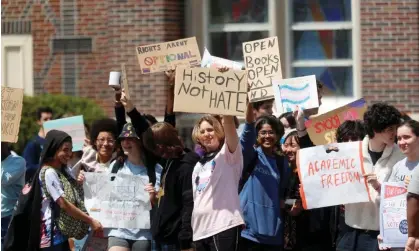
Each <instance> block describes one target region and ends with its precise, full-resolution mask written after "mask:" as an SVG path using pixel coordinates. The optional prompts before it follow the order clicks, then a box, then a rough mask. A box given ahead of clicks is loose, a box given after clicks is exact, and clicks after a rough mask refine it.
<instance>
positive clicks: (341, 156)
mask: <svg viewBox="0 0 419 251" xmlns="http://www.w3.org/2000/svg"><path fill="white" fill-rule="evenodd" d="M329 147H332V145H329V146H316V147H310V148H306V149H301V150H299V152H298V156H297V158H298V163H297V165H298V174H299V177H300V181H301V184H302V189H301V198H302V200H303V206H304V208H306V209H311V208H320V207H328V206H335V205H342V204H349V203H358V202H367V201H369V200H370V198H369V193H368V187H367V183H366V181H365V179H364V177H363V175H364V174H365V172H364V168H363V162H362V161H363V157H362V151H361V148H362V146H361V142H349V143H340V144H333V147H337V148H338V149H339V150H338V151H329V150H328V151H326V150H327V149H328V148H329ZM326 194H327V196H325V195H326Z"/></svg>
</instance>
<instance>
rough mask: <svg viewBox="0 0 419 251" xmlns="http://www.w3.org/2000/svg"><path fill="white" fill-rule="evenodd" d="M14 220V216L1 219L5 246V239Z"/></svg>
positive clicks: (2, 237)
mask: <svg viewBox="0 0 419 251" xmlns="http://www.w3.org/2000/svg"><path fill="white" fill-rule="evenodd" d="M11 219H12V216H11V215H10V216H6V217H3V218H1V244H2V246H3V239H4V237H5V236H6V233H7V229H8V228H9V223H10V220H11Z"/></svg>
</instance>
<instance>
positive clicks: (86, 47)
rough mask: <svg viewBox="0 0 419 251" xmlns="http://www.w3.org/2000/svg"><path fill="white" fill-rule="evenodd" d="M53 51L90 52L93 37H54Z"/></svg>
mask: <svg viewBox="0 0 419 251" xmlns="http://www.w3.org/2000/svg"><path fill="white" fill-rule="evenodd" d="M52 50H53V53H90V52H92V39H91V38H54V39H53V41H52Z"/></svg>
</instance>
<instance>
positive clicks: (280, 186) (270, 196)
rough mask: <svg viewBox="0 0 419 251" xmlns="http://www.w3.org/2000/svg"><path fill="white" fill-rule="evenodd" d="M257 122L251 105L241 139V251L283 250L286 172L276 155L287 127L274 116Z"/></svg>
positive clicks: (282, 158)
mask: <svg viewBox="0 0 419 251" xmlns="http://www.w3.org/2000/svg"><path fill="white" fill-rule="evenodd" d="M254 121H255V116H254V113H253V105H252V104H251V103H249V104H248V107H247V112H246V124H245V126H244V130H243V133H242V135H241V137H240V143H241V146H242V151H243V166H244V169H243V175H242V183H244V184H241V185H243V188H242V190H241V192H240V204H241V205H240V206H241V209H242V210H243V216H244V221H245V223H246V227H245V229H244V230H243V231H242V233H241V237H242V239H241V240H240V248H239V250H242V251H247V250H249V251H250V250H267V251H270V250H281V249H282V245H283V224H282V215H281V201H282V200H283V199H284V193H285V180H286V179H285V177H284V176H286V174H285V173H286V169H285V167H284V164H285V162H284V157H283V156H280V155H278V154H277V142H278V140H279V139H280V138H281V137H282V135H283V134H284V127H283V125H282V124H280V123H278V120H277V119H276V118H275V117H274V116H262V117H260V118H258V119H257V121H256V122H254Z"/></svg>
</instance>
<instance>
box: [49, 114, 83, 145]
mask: <svg viewBox="0 0 419 251" xmlns="http://www.w3.org/2000/svg"><path fill="white" fill-rule="evenodd" d="M44 130H45V133H48V132H49V131H51V130H59V131H63V132H66V133H68V135H70V136H71V139H72V141H73V152H77V151H81V150H83V145H84V140H85V139H86V131H85V129H84V120H83V116H82V115H80V116H74V117H68V118H63V119H55V120H50V121H47V122H45V123H44Z"/></svg>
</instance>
